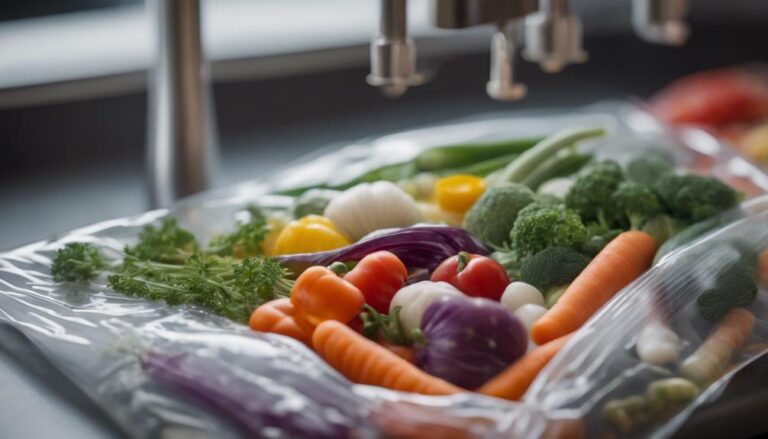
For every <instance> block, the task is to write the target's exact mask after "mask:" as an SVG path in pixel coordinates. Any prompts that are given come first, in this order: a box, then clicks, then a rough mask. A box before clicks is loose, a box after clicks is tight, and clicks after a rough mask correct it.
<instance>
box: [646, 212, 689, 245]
mask: <svg viewBox="0 0 768 439" xmlns="http://www.w3.org/2000/svg"><path fill="white" fill-rule="evenodd" d="M688 225H689V223H688V222H686V221H681V220H676V219H674V218H672V217H671V216H669V215H667V214H664V213H662V214H659V215H654V216H652V217H650V218H648V220H647V221H645V223H644V224H643V226H642V227H641V230H642V231H644V232H645V233H647V234H649V235H651V237H652V238H653V240H654V241H655V242H656V247H657V248H658V247H660V246H661V245H662V244H664V243H665V242H667V240H669V238H671V237H673V236H675V235H677V234H678V233H680V231H682V230H684V229H685V228H686V227H688Z"/></svg>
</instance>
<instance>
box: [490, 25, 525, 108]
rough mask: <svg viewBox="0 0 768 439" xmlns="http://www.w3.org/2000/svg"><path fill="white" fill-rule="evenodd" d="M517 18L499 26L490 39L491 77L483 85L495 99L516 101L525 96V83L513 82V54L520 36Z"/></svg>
mask: <svg viewBox="0 0 768 439" xmlns="http://www.w3.org/2000/svg"><path fill="white" fill-rule="evenodd" d="M519 22H520V21H519V20H510V21H509V22H507V26H506V28H505V27H503V26H502V27H500V28H499V30H498V31H497V32H496V33H495V34H494V35H493V39H492V40H491V79H490V80H489V81H488V83H487V84H486V85H485V91H486V93H488V96H490V97H491V98H493V99H495V100H497V101H516V100H519V99H522V98H524V97H525V95H526V93H527V90H528V89H527V87H526V86H525V84H521V83H519V82H515V54H516V52H517V41H518V40H519V37H520V35H519V34H520V28H519Z"/></svg>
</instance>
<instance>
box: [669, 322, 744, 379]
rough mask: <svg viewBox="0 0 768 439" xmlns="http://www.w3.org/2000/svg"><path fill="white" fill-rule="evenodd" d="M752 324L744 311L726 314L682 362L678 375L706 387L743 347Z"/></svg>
mask: <svg viewBox="0 0 768 439" xmlns="http://www.w3.org/2000/svg"><path fill="white" fill-rule="evenodd" d="M754 324H755V316H754V315H753V314H752V313H751V312H749V311H747V310H746V309H744V308H734V309H732V310H730V311H728V314H726V315H725V317H723V318H722V319H721V320H720V322H719V323H718V324H717V327H716V328H715V329H714V330H713V331H712V333H711V334H709V337H707V339H706V340H704V343H702V344H701V346H699V348H698V349H696V352H694V353H693V354H691V356H690V357H688V358H686V359H685V361H683V364H681V365H680V374H681V375H682V376H683V377H685V378H688V379H689V380H691V381H693V382H694V383H696V384H698V385H699V386H702V387H703V386H706V385H709V383H711V382H712V381H714V380H715V379H717V377H718V376H720V374H721V373H722V372H723V371H724V370H725V369H726V368H727V367H728V363H730V362H731V358H732V357H733V356H734V354H736V352H738V351H740V350H741V348H742V347H744V345H745V344H746V343H747V340H748V339H749V336H750V335H751V334H752V327H753V326H754Z"/></svg>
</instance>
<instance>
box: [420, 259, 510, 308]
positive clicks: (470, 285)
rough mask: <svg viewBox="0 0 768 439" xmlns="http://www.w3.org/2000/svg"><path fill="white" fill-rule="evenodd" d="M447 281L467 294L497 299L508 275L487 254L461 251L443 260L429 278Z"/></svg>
mask: <svg viewBox="0 0 768 439" xmlns="http://www.w3.org/2000/svg"><path fill="white" fill-rule="evenodd" d="M430 280H431V281H432V282H448V283H449V284H451V285H453V286H454V287H456V288H458V289H459V290H461V291H462V292H463V293H464V294H466V295H467V296H472V297H485V298H486V299H492V300H499V299H500V298H501V295H502V294H503V293H504V289H505V288H506V287H507V285H509V276H507V272H506V271H504V268H503V267H502V266H501V265H499V263H498V262H496V261H494V260H493V259H491V258H489V257H487V256H481V255H474V254H469V253H465V252H461V253H459V254H458V255H456V256H451V257H450V258H448V259H446V260H445V261H443V263H442V264H440V265H439V266H438V267H437V268H436V269H435V271H434V272H432V277H431V279H430Z"/></svg>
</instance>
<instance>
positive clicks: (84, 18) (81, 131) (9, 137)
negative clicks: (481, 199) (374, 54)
mask: <svg viewBox="0 0 768 439" xmlns="http://www.w3.org/2000/svg"><path fill="white" fill-rule="evenodd" d="M160 1H162V0H160ZM427 3H428V2H427V1H426V0H411V1H410V3H409V9H408V12H409V28H410V29H409V31H410V33H411V35H412V36H413V37H414V39H415V40H416V44H417V46H418V51H419V62H420V67H421V68H422V69H424V70H426V71H428V72H430V74H434V78H433V79H432V81H430V82H429V83H427V84H425V85H422V86H419V87H414V88H412V89H410V90H408V92H407V93H406V94H405V95H404V96H403V97H401V98H399V99H396V100H393V99H389V98H386V97H384V96H382V94H381V93H380V92H379V91H378V90H377V89H375V88H373V87H371V86H369V85H368V84H366V81H365V78H366V75H367V74H368V73H369V44H370V39H371V37H372V35H374V34H375V32H376V29H377V22H378V21H377V20H378V18H377V14H378V6H377V2H375V1H373V0H368V1H361V0H324V1H317V0H216V1H213V0H209V1H204V2H203V14H202V26H203V47H204V51H205V54H206V57H207V58H208V59H209V60H210V61H211V75H212V84H213V86H212V89H213V95H214V102H215V114H216V120H217V128H218V138H219V142H220V146H221V157H220V168H219V171H218V173H217V174H216V179H215V181H214V186H216V187H220V186H224V185H228V184H232V183H235V182H238V181H242V180H247V179H252V178H265V177H269V175H270V174H271V173H273V172H274V171H275V170H276V168H277V167H280V166H283V165H285V164H286V163H288V162H290V161H292V160H294V159H296V158H297V157H298V156H300V155H301V154H304V153H308V152H311V151H312V150H314V149H316V148H319V147H322V146H326V145H328V144H340V145H341V144H343V143H344V142H346V141H352V140H356V139H359V138H363V137H369V136H378V135H382V134H386V133H390V132H393V131H399V130H403V129H408V128H412V127H416V126H420V125H425V124H434V123H438V122H443V121H446V120H450V119H454V118H460V117H464V116H472V115H476V114H478V113H482V112H489V111H501V110H504V111H509V110H526V109H540V108H561V107H577V106H580V105H585V104H589V103H592V102H595V101H598V100H603V99H612V98H627V97H639V98H641V99H644V98H647V97H649V96H651V95H652V94H653V93H654V92H656V91H658V90H659V89H661V88H662V87H663V86H665V85H666V84H668V83H670V82H671V81H673V80H674V79H676V78H679V77H681V76H684V75H686V74H690V73H693V72H697V71H700V70H703V69H710V68H716V67H721V66H729V65H734V64H745V63H753V62H765V61H768V45H766V44H765V41H768V26H766V23H767V22H768V3H766V2H755V1H750V0H731V1H728V2H722V1H718V0H696V1H692V2H690V3H691V4H692V8H691V11H690V14H689V23H690V24H691V31H692V33H691V36H690V39H689V41H688V42H687V44H686V45H685V46H684V47H682V48H676V47H668V46H661V45H654V44H650V43H647V42H643V41H641V40H640V39H638V38H637V37H636V36H635V35H634V33H633V32H632V28H631V25H630V11H631V8H630V2H629V0H590V1H588V0H577V1H574V2H572V8H573V10H574V12H575V13H577V14H578V15H579V16H580V17H581V19H582V21H583V25H584V47H585V49H586V50H587V51H588V52H589V54H590V59H589V61H588V62H587V63H585V64H579V65H571V66H569V67H567V68H566V69H565V70H564V71H562V72H560V73H558V74H556V75H550V74H547V73H544V72H542V71H541V69H540V68H539V66H538V65H535V64H532V63H527V62H524V63H522V64H521V65H520V66H519V69H518V72H517V78H518V79H519V80H520V81H521V82H524V83H526V84H527V85H528V96H527V97H526V98H525V99H524V100H521V101H516V102H508V103H503V102H496V101H493V100H492V99H490V98H489V97H488V96H487V95H486V93H485V84H486V82H487V80H488V75H489V63H490V60H489V46H490V38H491V36H492V34H493V28H492V27H490V26H485V27H478V28H471V29H466V30H461V31H445V30H438V29H435V28H433V27H432V26H431V25H430V23H429V16H428V4H427ZM153 42H154V36H153V29H152V25H151V20H150V16H149V14H148V12H147V10H146V7H145V5H144V2H142V1H139V0H69V1H60V0H29V1H19V0H17V1H13V0H11V1H5V2H3V5H2V7H0V148H2V156H1V157H2V158H1V159H0V206H2V209H0V212H2V213H0V224H2V226H3V227H2V232H0V250H5V249H8V248H11V247H14V246H18V245H22V244H25V243H29V242H32V241H35V240H39V239H43V238H46V237H49V236H52V235H55V234H57V233H62V232H65V231H67V230H70V229H72V228H75V227H78V226H82V225H85V224H89V223H93V222H96V221H99V220H103V219H107V218H113V217H120V216H125V215H131V214H135V213H139V212H142V211H144V210H146V209H147V208H148V207H149V203H148V196H147V193H148V190H147V184H146V174H145V156H146V143H147V137H148V133H147V108H148V99H147V86H148V70H149V69H150V68H151V65H152V62H153V60H154V59H155V58H154V54H153V53H154V52H153V50H154V44H153ZM20 340H21V339H20V338H19V336H18V335H15V334H13V333H10V332H9V333H6V334H4V335H3V342H4V343H0V344H6V345H8V344H10V345H13V346H15V347H14V348H13V349H12V352H14V356H16V357H18V358H22V357H33V356H35V352H34V348H32V347H29V346H26V347H25V346H23V343H22V342H21V341H20ZM14 349H15V350H14ZM3 358H4V357H2V356H0V360H2V361H0V401H2V404H3V407H4V408H3V409H2V410H0V421H1V422H0V437H16V434H19V433H20V432H23V433H24V434H25V436H26V437H47V436H50V435H52V434H55V433H54V432H56V431H62V429H63V431H68V432H70V433H76V434H75V435H76V436H78V437H89V436H95V437H103V436H110V435H117V434H118V433H116V431H115V430H114V429H112V428H111V426H110V424H109V422H108V421H107V420H106V418H104V417H103V416H102V415H99V413H98V411H97V410H95V409H94V408H93V407H92V406H91V405H90V403H89V402H88V401H87V399H86V398H84V397H83V396H81V395H79V393H78V392H77V390H76V389H74V388H72V387H71V386H68V385H67V384H66V380H65V379H64V378H63V377H60V376H58V375H57V372H56V371H55V370H52V369H51V368H45V367H44V366H41V365H39V364H36V363H34V362H33V363H24V364H23V365H22V367H21V368H20V367H18V365H14V364H10V363H8V362H7V359H3ZM21 369H29V370H31V371H32V372H34V373H35V374H37V375H40V376H42V377H43V378H44V379H42V380H34V379H32V378H30V376H28V375H27V373H28V372H29V371H21ZM61 395H66V397H64V396H61ZM41 412H42V413H43V414H44V415H45V418H44V419H45V420H46V421H45V422H34V421H33V420H32V418H30V416H32V415H34V416H36V417H37V418H39V417H40V413H41Z"/></svg>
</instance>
